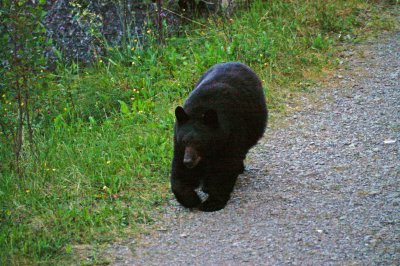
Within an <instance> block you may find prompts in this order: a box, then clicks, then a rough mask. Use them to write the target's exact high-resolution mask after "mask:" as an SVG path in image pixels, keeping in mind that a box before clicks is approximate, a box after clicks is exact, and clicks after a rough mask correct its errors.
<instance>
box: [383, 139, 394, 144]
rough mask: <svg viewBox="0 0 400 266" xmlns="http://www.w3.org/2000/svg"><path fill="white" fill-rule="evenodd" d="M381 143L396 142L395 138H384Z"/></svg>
mask: <svg viewBox="0 0 400 266" xmlns="http://www.w3.org/2000/svg"><path fill="white" fill-rule="evenodd" d="M383 143H384V144H394V143H396V140H395V139H385V140H384V141H383Z"/></svg>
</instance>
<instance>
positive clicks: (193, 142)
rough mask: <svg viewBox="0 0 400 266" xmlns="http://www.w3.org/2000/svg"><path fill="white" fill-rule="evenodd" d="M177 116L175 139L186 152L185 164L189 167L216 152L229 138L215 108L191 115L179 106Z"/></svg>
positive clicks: (178, 145) (178, 146)
mask: <svg viewBox="0 0 400 266" xmlns="http://www.w3.org/2000/svg"><path fill="white" fill-rule="evenodd" d="M175 117H176V123H175V141H176V145H177V148H178V149H181V151H182V152H184V156H183V164H184V165H185V166H186V167H187V168H194V167H196V166H197V165H198V164H199V163H200V162H201V161H202V160H203V159H205V158H207V157H209V156H210V155H213V154H216V152H217V151H218V149H219V147H221V146H222V145H223V143H224V142H225V140H226V139H227V134H226V132H224V131H225V130H224V129H223V127H222V126H221V124H220V121H219V118H218V114H217V112H216V111H215V110H213V109H209V110H206V111H205V112H201V114H200V115H198V116H189V115H188V114H187V113H186V112H185V110H184V109H183V108H182V107H181V106H178V107H177V108H176V109H175Z"/></svg>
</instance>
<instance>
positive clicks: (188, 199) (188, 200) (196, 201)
mask: <svg viewBox="0 0 400 266" xmlns="http://www.w3.org/2000/svg"><path fill="white" fill-rule="evenodd" d="M175 196H176V199H177V200H178V202H179V203H180V204H181V205H182V206H184V207H186V208H195V207H197V206H199V205H200V203H201V200H200V198H199V196H198V195H197V194H196V192H194V191H192V192H190V193H183V194H178V193H175Z"/></svg>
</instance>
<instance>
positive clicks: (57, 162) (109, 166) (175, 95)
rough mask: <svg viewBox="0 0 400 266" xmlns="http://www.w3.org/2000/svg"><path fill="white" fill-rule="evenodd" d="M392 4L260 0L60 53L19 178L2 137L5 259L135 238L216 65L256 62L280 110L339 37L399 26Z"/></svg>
mask: <svg viewBox="0 0 400 266" xmlns="http://www.w3.org/2000/svg"><path fill="white" fill-rule="evenodd" d="M395 9H396V8H395V7H394V6H386V7H385V8H384V7H382V6H380V5H377V4H376V3H375V2H367V1H361V0H350V1H339V0H334V1H328V2H326V1H300V0H298V1H254V2H253V4H252V6H251V9H250V10H249V11H246V12H244V11H243V12H238V13H237V14H236V15H235V16H233V17H231V18H222V17H218V18H210V19H208V20H199V21H200V24H192V25H189V26H185V28H184V29H183V30H182V32H183V33H184V34H183V36H181V37H169V38H168V39H167V40H166V44H165V45H163V46H159V45H157V44H156V42H155V41H154V43H153V44H152V45H150V46H148V47H145V48H144V47H142V46H140V45H139V44H138V43H137V41H136V40H135V39H134V38H133V39H132V40H131V41H130V45H128V46H127V47H125V49H116V48H113V47H109V48H108V55H107V56H104V57H99V58H98V60H97V62H96V63H95V64H94V65H93V66H90V67H85V68H82V67H80V66H79V65H78V64H74V63H72V64H65V63H61V62H60V63H59V64H58V65H57V69H56V70H55V71H52V72H48V71H43V72H40V73H38V77H37V80H36V83H35V86H36V88H38V90H40V93H39V94H38V95H37V96H36V98H35V101H36V102H37V103H38V106H40V108H37V109H35V110H34V112H35V116H34V117H35V120H34V139H35V150H37V151H38V152H37V153H36V155H32V154H31V152H30V151H29V149H30V147H29V146H28V145H26V146H24V147H23V156H22V162H21V165H22V166H23V169H24V174H23V177H22V178H20V177H18V176H17V174H16V173H15V172H13V171H12V170H10V167H7V166H8V165H10V163H11V161H12V159H13V158H12V156H11V155H10V154H12V150H11V148H10V145H8V144H7V143H6V141H7V140H6V139H5V137H4V136H3V135H0V139H1V142H2V144H1V146H0V151H1V157H0V158H1V160H2V166H1V167H0V170H1V172H0V179H1V181H0V208H1V209H0V211H1V214H0V257H1V264H4V265H8V264H15V265H18V264H38V263H44V264H54V263H55V262H60V261H61V262H70V261H71V260H73V259H74V256H75V255H76V252H77V249H79V248H78V247H79V246H83V245H86V244H90V245H91V246H93V247H97V246H101V245H103V244H104V243H108V242H110V241H115V240H116V239H119V238H124V237H127V236H135V234H137V233H138V232H140V231H142V229H143V227H144V226H146V225H147V224H149V223H152V222H153V221H154V219H157V210H158V209H159V208H162V207H163V204H165V202H166V200H167V199H168V198H170V197H171V194H170V192H169V179H168V176H169V164H170V159H171V156H172V125H173V122H174V116H173V110H174V108H175V106H176V105H177V104H182V102H183V101H184V98H185V97H186V96H187V95H188V93H189V92H190V91H191V89H192V88H193V85H194V83H195V82H196V80H197V79H198V78H199V77H200V75H201V74H202V73H203V72H204V71H205V70H206V69H207V68H209V67H210V66H212V65H213V64H215V63H219V62H224V61H241V62H243V63H246V64H248V65H250V66H251V67H252V68H253V69H254V70H255V71H256V72H257V73H258V74H259V75H260V77H261V79H262V80H263V84H264V87H265V92H266V97H267V102H268V106H269V108H270V110H271V112H272V113H273V112H280V111H282V110H284V107H285V103H286V102H287V99H288V98H290V97H293V95H295V94H296V93H298V92H304V91H307V90H308V88H309V86H311V85H312V84H313V83H314V82H315V80H316V78H317V77H319V76H321V75H322V74H323V73H324V72H326V71H329V69H332V68H334V67H335V66H336V64H337V63H338V61H339V60H338V59H337V58H336V54H337V52H338V50H339V49H340V47H341V46H340V45H341V44H342V43H346V42H348V43H354V42H359V41H362V39H363V38H364V37H366V36H368V35H370V34H373V33H376V32H378V31H383V30H391V29H393V28H394V26H395V20H394V19H393V18H392V17H391V16H390V12H394V10H395ZM147 34H148V35H149V39H150V40H151V39H156V36H153V32H151V31H148V32H147ZM7 99H9V97H8V96H7V95H5V96H3V97H2V100H1V103H2V108H3V109H4V108H7V106H8V105H9V104H10V103H9V100H7ZM11 104H13V103H11ZM90 250H92V249H90ZM92 251H93V250H92ZM89 255H90V260H89V261H86V263H89V264H91V263H93V264H95V263H99V262H104V261H99V260H98V258H97V257H96V252H95V250H94V251H93V253H92V254H89Z"/></svg>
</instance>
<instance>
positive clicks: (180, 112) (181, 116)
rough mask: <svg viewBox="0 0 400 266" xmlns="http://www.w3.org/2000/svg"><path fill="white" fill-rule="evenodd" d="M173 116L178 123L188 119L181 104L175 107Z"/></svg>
mask: <svg viewBox="0 0 400 266" xmlns="http://www.w3.org/2000/svg"><path fill="white" fill-rule="evenodd" d="M175 117H176V120H177V121H178V123H179V124H183V123H185V122H186V121H188V120H189V116H188V115H187V114H186V112H185V110H183V108H182V107H181V106H178V107H176V109H175Z"/></svg>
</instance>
